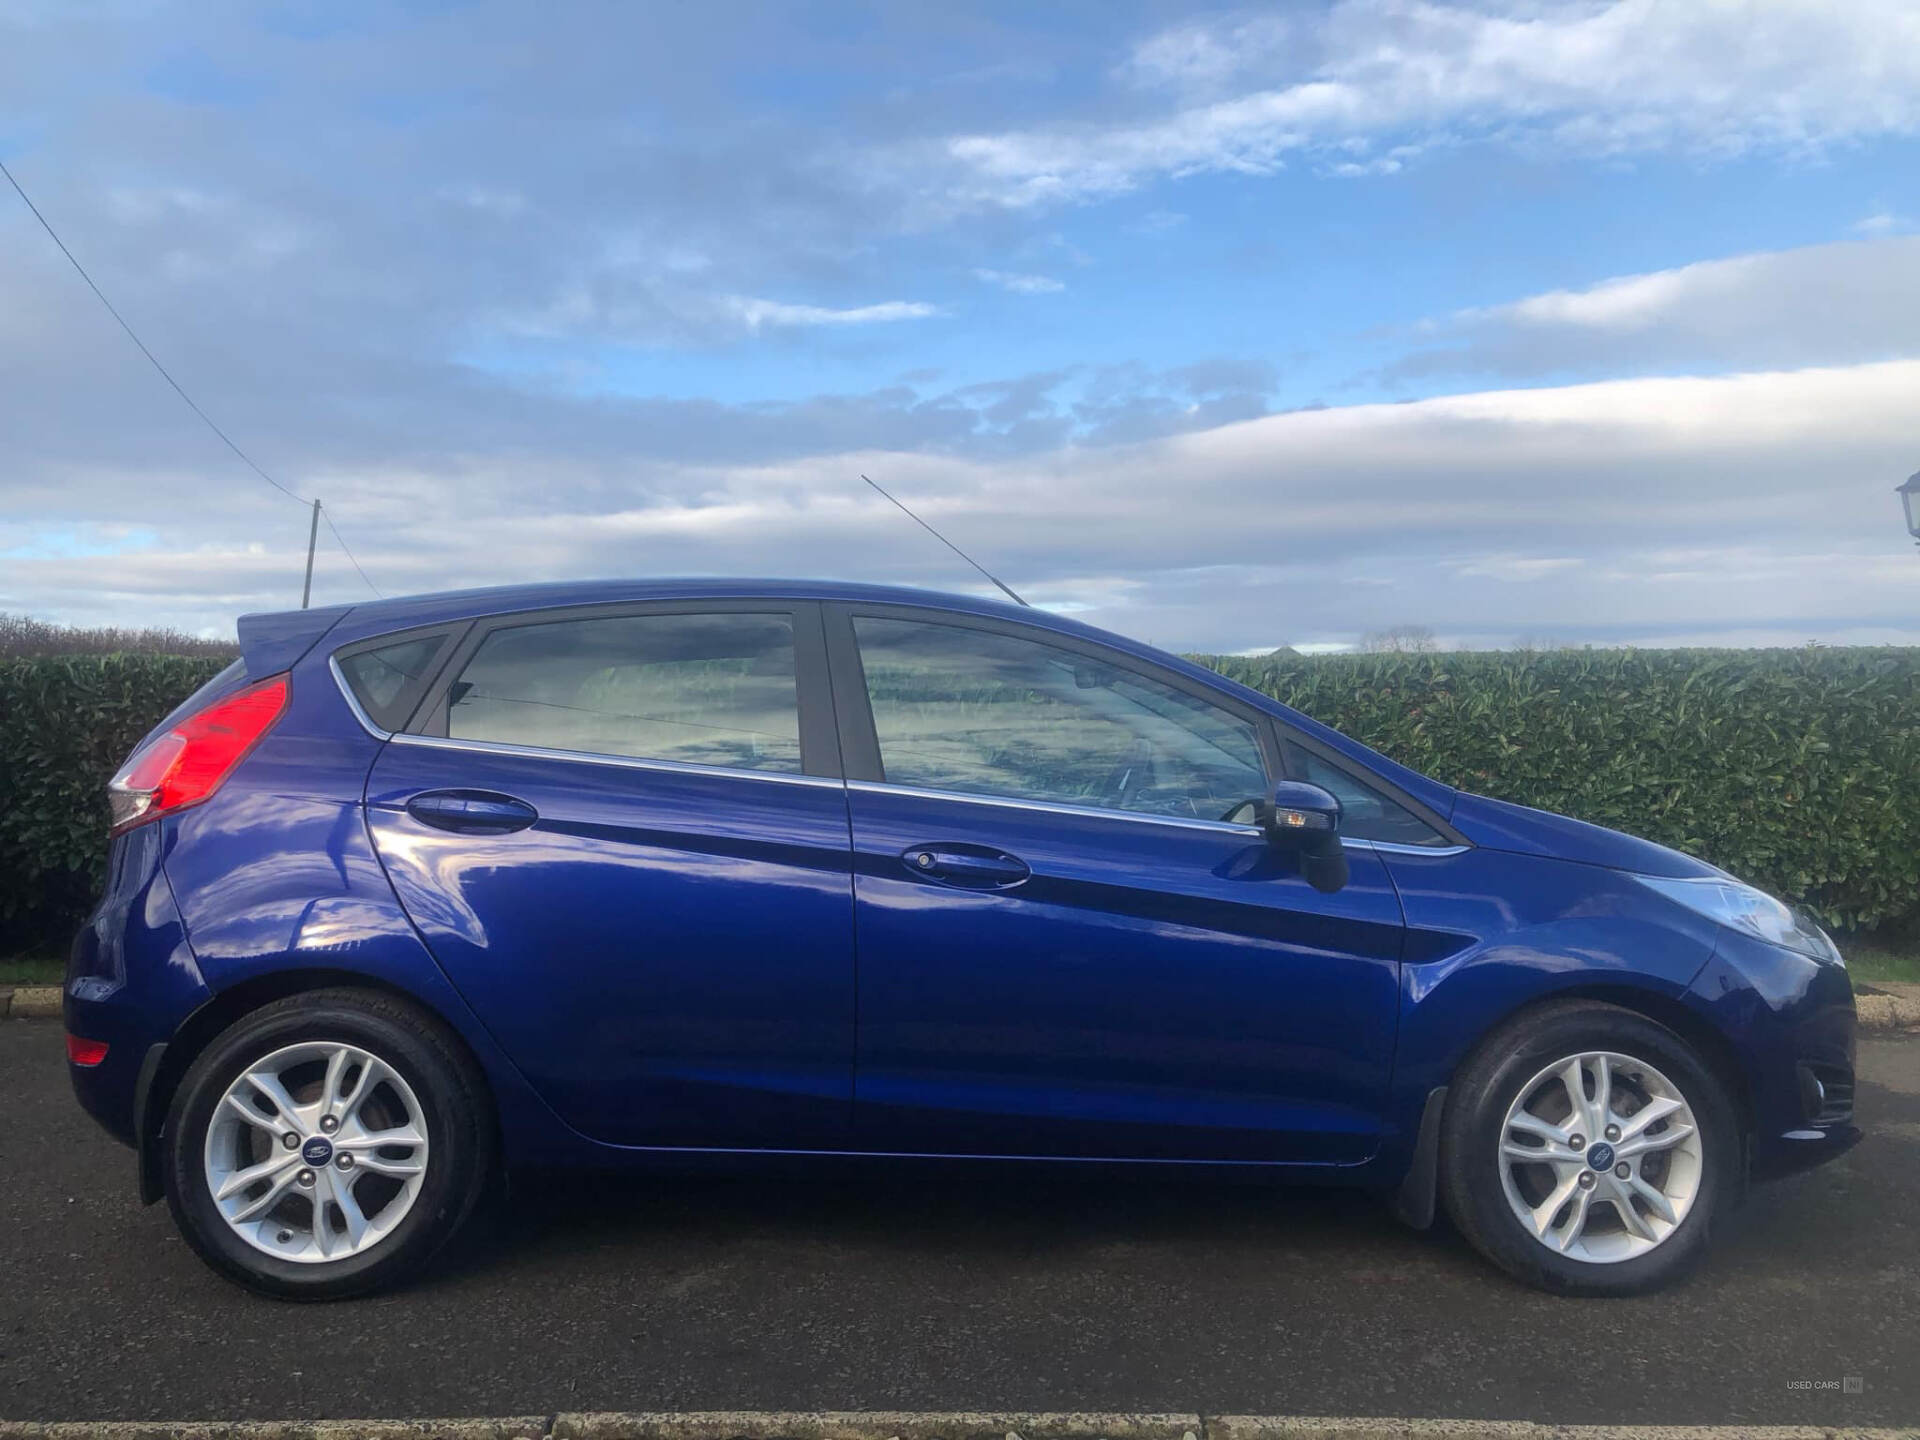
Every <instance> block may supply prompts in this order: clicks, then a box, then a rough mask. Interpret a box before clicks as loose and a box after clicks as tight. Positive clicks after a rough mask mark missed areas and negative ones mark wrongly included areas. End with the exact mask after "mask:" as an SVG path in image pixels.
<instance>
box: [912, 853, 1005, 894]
mask: <svg viewBox="0 0 1920 1440" xmlns="http://www.w3.org/2000/svg"><path fill="white" fill-rule="evenodd" d="M900 859H901V861H902V862H903V863H904V864H905V865H906V867H907V868H908V869H909V870H911V871H912V872H913V873H914V874H916V875H924V876H926V877H927V878H928V879H931V880H938V881H940V882H941V883H942V884H944V885H955V886H958V887H959V888H960V889H962V890H1010V889H1012V888H1013V887H1014V886H1015V885H1019V884H1021V883H1023V882H1024V881H1026V880H1027V879H1029V878H1030V877H1031V876H1032V874H1033V871H1032V869H1031V868H1030V867H1029V866H1028V865H1027V862H1026V861H1024V860H1022V859H1021V858H1020V857H1019V856H1018V855H1009V854H1007V853H1006V851H1004V850H994V849H991V848H989V847H988V846H985V845H953V844H946V845H910V846H908V847H907V849H905V850H903V851H902V852H901V853H900Z"/></svg>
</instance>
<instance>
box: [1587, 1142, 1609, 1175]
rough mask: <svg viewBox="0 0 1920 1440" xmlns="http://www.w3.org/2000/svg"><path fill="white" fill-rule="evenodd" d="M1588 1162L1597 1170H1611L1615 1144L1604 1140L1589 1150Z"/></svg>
mask: <svg viewBox="0 0 1920 1440" xmlns="http://www.w3.org/2000/svg"><path fill="white" fill-rule="evenodd" d="M1587 1164H1588V1165H1590V1166H1592V1167H1593V1168H1594V1169H1595V1170H1611V1169H1612V1168H1613V1146H1611V1145H1609V1144H1607V1142H1606V1141H1604V1140H1602V1141H1601V1142H1600V1143H1599V1144H1597V1145H1595V1146H1594V1147H1593V1148H1592V1149H1590V1150H1588V1151H1587Z"/></svg>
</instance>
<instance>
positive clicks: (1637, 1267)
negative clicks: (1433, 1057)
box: [1440, 1001, 1744, 1295]
mask: <svg viewBox="0 0 1920 1440" xmlns="http://www.w3.org/2000/svg"><path fill="white" fill-rule="evenodd" d="M1576 1087H1577V1089H1578V1096H1577V1097H1576V1094H1575V1091H1576ZM1743 1164H1744V1161H1743V1147H1742V1144H1741V1135H1740V1131H1739V1128H1738V1125H1737V1122H1736V1119H1735V1114H1734V1109H1733V1106H1732V1104H1731V1102H1730V1101H1729V1099H1728V1096H1727V1091H1726V1087H1725V1085H1724V1084H1723V1083H1722V1082H1721V1080H1720V1079H1719V1078H1718V1077H1717V1076H1716V1075H1715V1074H1714V1073H1713V1072H1712V1070H1711V1069H1710V1068H1709V1067H1708V1066H1707V1065H1706V1064H1705V1063H1703V1062H1702V1060H1701V1059H1700V1057H1699V1056H1698V1055H1697V1054H1695V1052H1694V1051H1693V1049H1692V1048H1691V1047H1690V1046H1689V1045H1688V1044H1687V1043H1686V1042H1685V1041H1684V1040H1683V1039H1681V1037H1680V1036H1678V1035H1676V1034H1675V1033H1674V1032H1673V1031H1671V1030H1669V1029H1667V1028H1666V1027H1665V1026H1663V1025H1659V1024H1656V1023H1655V1022H1653V1021H1652V1020H1649V1019H1647V1018H1646V1017H1645V1016H1643V1015H1639V1014H1636V1013H1635V1012H1633V1011H1631V1010H1624V1009H1621V1008H1620V1007H1618V1006H1614V1005H1605V1004H1600V1003H1598V1002H1595V1001H1567V1002H1564V1003H1560V1004H1555V1005H1549V1006H1544V1007H1542V1008H1540V1009H1536V1010H1533V1011H1530V1012H1528V1013H1526V1014H1524V1015H1521V1016H1519V1017H1517V1018H1516V1019H1515V1020H1513V1021H1511V1022H1509V1023H1508V1024H1507V1025H1505V1026H1502V1027H1501V1029H1500V1030H1498V1031H1497V1032H1495V1033H1494V1034H1493V1035H1491V1036H1489V1037H1488V1039H1487V1040H1486V1041H1485V1042H1484V1043H1483V1044H1482V1045H1481V1046H1480V1048H1479V1049H1478V1050H1477V1051H1475V1052H1474V1054H1473V1056H1472V1057H1471V1058H1470V1059H1469V1060H1468V1061H1467V1063H1466V1064H1465V1065H1464V1066H1462V1068H1461V1070H1460V1073H1459V1074H1458V1075H1457V1076H1456V1077H1455V1079H1454V1083H1453V1086H1452V1087H1451V1089H1450V1090H1449V1092H1448V1096H1447V1109H1446V1117H1445V1121H1444V1123H1443V1125H1442V1129H1441V1140H1440V1167H1441V1169H1440V1194H1441V1199H1442V1201H1443V1203H1444V1204H1445V1206H1446V1209H1447V1213H1448V1215H1449V1216H1450V1217H1451V1218H1452V1220H1453V1222H1454V1224H1455V1225H1456V1226H1457V1227H1458V1228H1459V1230H1460V1232H1461V1233H1462V1234H1463V1235H1465V1236H1466V1238H1467V1240H1468V1241H1469V1242H1470V1243H1471V1244H1472V1245H1473V1246H1474V1248H1475V1249H1477V1250H1479V1251H1480V1253H1481V1254H1483V1255H1485V1256H1486V1257H1487V1258H1488V1259H1489V1260H1491V1261H1493V1262H1494V1264H1496V1265H1498V1266H1500V1268H1501V1269H1503V1270H1505V1271H1507V1273H1508V1274H1510V1275H1513V1276H1515V1277H1517V1278H1518V1279H1521V1280H1524V1281H1526V1282H1527V1283H1528V1284H1530V1285H1535V1286H1538V1287H1540V1288H1541V1289H1545V1290H1554V1291H1560V1292H1562V1293H1566V1294H1574V1295H1632V1294H1639V1293H1642V1292H1644V1291H1647V1290H1652V1289H1656V1288H1658V1287H1659V1286H1661V1285H1664V1284H1666V1283H1668V1282H1669V1281H1671V1280H1673V1279H1675V1278H1676V1277H1677V1276H1679V1275H1681V1274H1683V1273H1685V1272H1686V1270H1687V1269H1689V1268H1690V1267H1691V1266H1692V1265H1694V1264H1695V1263H1696V1262H1698V1260H1699V1259H1700V1257H1701V1255H1702V1254H1703V1253H1704V1252H1705V1250H1706V1247H1707V1240H1708V1236H1709V1234H1710V1232H1711V1230H1712V1228H1713V1221H1714V1216H1715V1214H1716V1212H1717V1211H1718V1210H1719V1209H1720V1208H1721V1207H1722V1206H1723V1205H1725V1204H1727V1203H1728V1202H1730V1201H1731V1200H1732V1199H1733V1198H1734V1196H1735V1194H1736V1193H1737V1191H1738V1189H1739V1186H1740V1181H1741V1176H1742V1173H1743Z"/></svg>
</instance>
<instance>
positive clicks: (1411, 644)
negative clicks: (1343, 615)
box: [1360, 625, 1440, 655]
mask: <svg viewBox="0 0 1920 1440" xmlns="http://www.w3.org/2000/svg"><path fill="white" fill-rule="evenodd" d="M1360 648H1361V649H1362V650H1365V651H1367V652H1368V653H1369V654H1372V655H1426V654H1429V653H1431V652H1432V651H1435V650H1438V649H1439V648H1440V642H1439V641H1438V640H1436V639H1435V638H1434V634H1433V631H1431V630H1429V629H1428V628H1427V627H1426V626H1424V625H1395V626H1393V627H1392V628H1390V629H1387V630H1369V631H1368V632H1367V633H1366V634H1365V635H1362V636H1361V637H1360Z"/></svg>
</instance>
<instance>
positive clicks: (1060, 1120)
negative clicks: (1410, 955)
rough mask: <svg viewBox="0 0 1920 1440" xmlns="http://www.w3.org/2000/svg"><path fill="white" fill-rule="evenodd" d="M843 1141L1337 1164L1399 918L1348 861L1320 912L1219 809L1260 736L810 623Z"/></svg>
mask: <svg viewBox="0 0 1920 1440" xmlns="http://www.w3.org/2000/svg"><path fill="white" fill-rule="evenodd" d="M828 634H829V640H830V643H831V644H832V645H833V646H834V648H835V652H836V654H835V678H836V697H837V698H838V700H839V702H840V718H841V723H842V726H843V744H844V746H845V752H846V755H847V759H848V769H849V776H850V783H849V787H848V791H849V793H848V799H849V809H850V815H851V820H852V832H853V846H854V869H855V895H856V901H857V903H856V930H857V944H858V950H859V957H860V962H859V969H860V979H859V1006H860V1031H859V1052H858V1062H857V1071H856V1080H855V1092H856V1100H857V1103H856V1108H855V1115H856V1127H857V1134H858V1139H859V1143H860V1144H861V1145H862V1146H863V1147H864V1148H871V1149H879V1150H901V1151H921V1152H928V1151H930V1152H938V1153H947V1154H953V1153H964V1154H984V1155H1026V1156H1034V1155H1054V1156H1074V1157H1083V1158H1094V1157H1112V1158H1124V1159H1182V1160H1229V1161H1287V1162H1297V1163H1320V1164H1328V1163H1333V1164H1338V1163H1353V1162H1357V1161H1360V1160H1364V1159H1365V1158H1367V1157H1368V1156H1369V1155H1370V1154H1371V1153H1372V1152H1373V1150H1374V1148H1375V1146H1376V1144H1377V1140H1378V1136H1379V1133H1380V1127H1381V1110H1382V1105H1383V1101H1384V1097H1385V1093H1386V1084H1387V1078H1388V1071H1389V1067H1390V1065H1391V1062H1392V1054H1393V1042H1394V1022H1395V1016H1396V1013H1397V999H1396V997H1397V986H1398V962H1399V955H1400V946H1401V939H1402V934H1403V921H1402V915H1401V910H1400V904H1399V901H1398V898H1397V897H1396V895H1395V892H1394V889H1393V886H1392V883H1391V881H1390V880H1389V879H1388V877H1387V875H1386V874H1385V872H1384V870H1383V868H1382V866H1381V864H1380V862H1379V860H1378V858H1377V857H1376V856H1375V855H1374V854H1373V853H1372V851H1371V850H1369V849H1367V848H1365V847H1361V846H1356V847H1351V848H1352V853H1351V854H1350V856H1349V862H1350V867H1351V878H1350V880H1349V883H1348V884H1347V885H1346V887H1345V888H1344V889H1342V890H1340V891H1338V892H1337V893H1335V894H1331V895H1326V894H1321V893H1319V892H1317V891H1316V890H1314V889H1313V888H1312V887H1311V886H1310V885H1309V884H1307V883H1306V881H1305V880H1304V879H1303V878H1302V877H1301V875H1300V873H1299V869H1298V865H1297V862H1296V860H1295V859H1294V858H1293V857H1292V856H1290V855H1289V854H1287V853H1285V852H1283V851H1279V850H1276V849H1274V848H1273V847H1271V846H1270V845H1269V844H1268V843H1267V841H1266V839H1265V838H1264V836H1263V834H1262V832H1261V831H1259V830H1258V829H1256V828H1254V827H1253V826H1251V825H1244V824H1236V823H1233V822H1231V821H1228V820H1226V819H1225V818H1224V817H1225V816H1227V815H1228V814H1229V813H1230V812H1232V811H1233V810H1234V809H1235V807H1236V806H1238V805H1239V804H1240V803H1241V802H1243V801H1246V800H1249V799H1252V798H1254V797H1256V796H1260V795H1263V794H1264V793H1266V791H1267V790H1268V789H1269V788H1270V785H1271V781H1272V779H1273V778H1275V775H1276V772H1277V770H1278V768H1279V761H1278V756H1277V753H1276V752H1277V745H1276V740H1275V737H1274V734H1273V732H1272V731H1271V729H1270V728H1269V727H1268V726H1267V725H1266V723H1265V718H1264V717H1263V716H1261V715H1260V714H1258V712H1254V711H1251V710H1244V709H1242V708H1241V707H1240V706H1239V705H1238V704H1237V703H1236V702H1234V701H1233V700H1232V699H1231V698H1230V697H1227V696H1225V695H1222V694H1219V693H1218V692H1212V691H1210V690H1209V689H1208V688H1207V687H1205V686H1204V685H1199V684H1196V683H1195V682H1193V681H1192V680H1190V679H1188V678H1187V677H1184V676H1179V675H1175V674H1173V673H1172V672H1165V671H1157V670H1156V669H1155V668H1154V667H1151V666H1148V665H1146V664H1145V663H1144V662H1140V661H1137V660H1135V659H1134V658H1133V657H1130V656H1124V655H1121V654H1119V653H1117V652H1112V651H1105V650H1104V649H1103V648H1102V647H1095V646H1090V645H1088V644H1086V643H1085V642H1080V641H1077V640H1075V639H1072V638H1070V637H1064V636H1052V635H1047V634H1045V633H1044V632H1040V631H1037V630H1036V629H1035V628H1033V627H1026V626H1012V625H1006V624H1000V623H996V622H992V621H980V622H977V623H954V621H953V618H952V617H950V616H947V617H942V618H940V619H937V620H936V619H933V618H931V617H929V616H927V615H926V614H925V613H924V612H920V613H916V612H913V611H910V610H895V609H885V608H881V607H875V608H874V609H873V610H872V611H866V610H863V609H862V608H860V607H850V608H847V609H845V610H835V611H832V612H830V614H829V624H828Z"/></svg>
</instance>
